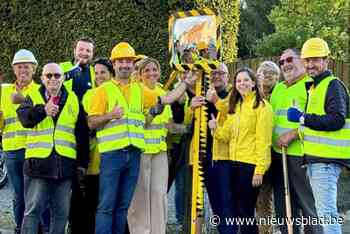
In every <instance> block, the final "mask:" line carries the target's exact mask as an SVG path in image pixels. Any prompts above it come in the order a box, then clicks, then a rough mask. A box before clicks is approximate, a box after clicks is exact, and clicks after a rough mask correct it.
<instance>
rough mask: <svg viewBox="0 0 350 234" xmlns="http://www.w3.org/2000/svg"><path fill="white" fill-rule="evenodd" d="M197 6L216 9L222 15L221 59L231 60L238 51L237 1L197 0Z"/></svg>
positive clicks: (233, 59)
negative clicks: (222, 50) (222, 49)
mask: <svg viewBox="0 0 350 234" xmlns="http://www.w3.org/2000/svg"><path fill="white" fill-rule="evenodd" d="M197 4H198V6H199V7H204V6H207V7H209V8H212V9H217V10H218V11H219V13H220V15H221V17H222V32H223V33H222V41H223V48H224V52H223V60H224V61H225V62H228V63H229V62H233V61H235V59H236V58H237V52H238V42H237V36H238V28H239V1H238V0H197Z"/></svg>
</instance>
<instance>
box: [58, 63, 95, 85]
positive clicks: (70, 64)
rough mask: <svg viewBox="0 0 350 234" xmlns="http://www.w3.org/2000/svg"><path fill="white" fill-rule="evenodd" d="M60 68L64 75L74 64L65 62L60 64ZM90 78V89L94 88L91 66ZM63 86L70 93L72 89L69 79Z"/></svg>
mask: <svg viewBox="0 0 350 234" xmlns="http://www.w3.org/2000/svg"><path fill="white" fill-rule="evenodd" d="M60 67H61V69H62V70H63V73H66V72H67V71H69V70H70V69H72V68H73V67H74V64H73V63H72V62H71V61H67V62H63V63H60ZM90 77H91V87H92V88H95V71H94V67H93V66H91V65H90ZM64 85H65V86H66V88H67V89H68V90H70V91H71V90H72V88H73V80H72V79H70V80H67V81H65V82H64Z"/></svg>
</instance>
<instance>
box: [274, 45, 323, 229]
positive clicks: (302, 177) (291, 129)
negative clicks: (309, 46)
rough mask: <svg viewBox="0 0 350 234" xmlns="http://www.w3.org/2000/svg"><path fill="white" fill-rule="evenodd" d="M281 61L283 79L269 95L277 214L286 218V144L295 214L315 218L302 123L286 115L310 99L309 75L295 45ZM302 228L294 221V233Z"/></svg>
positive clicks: (318, 227) (303, 107)
mask: <svg viewBox="0 0 350 234" xmlns="http://www.w3.org/2000/svg"><path fill="white" fill-rule="evenodd" d="M279 65H280V68H281V71H282V73H283V76H284V81H283V82H280V83H279V84H277V85H276V86H275V88H274V90H273V92H272V95H271V98H270V103H271V105H272V108H273V111H274V113H275V115H274V128H273V135H272V146H273V150H272V163H271V175H272V176H271V177H272V186H273V192H274V203H275V211H276V216H277V218H280V219H282V218H286V212H285V211H286V208H285V201H284V185H283V184H284V183H283V170H282V147H286V149H287V151H286V152H287V164H288V178H289V186H290V196H291V207H292V217H293V218H296V217H298V216H300V215H301V214H302V215H303V216H304V217H311V218H313V217H317V214H316V208H315V200H314V196H313V193H312V190H311V187H310V182H309V180H308V179H307V177H306V169H305V168H304V167H302V165H303V155H304V151H303V149H302V145H301V142H300V139H299V135H298V127H299V124H297V123H293V122H291V121H289V120H288V119H287V110H288V108H290V107H292V106H295V107H296V108H299V109H300V110H301V111H303V110H304V109H305V106H306V102H307V92H306V90H305V83H306V82H307V81H309V80H310V77H309V76H307V74H306V73H305V68H304V66H303V64H302V62H301V60H300V52H299V51H298V50H296V49H287V50H285V51H284V52H283V53H282V55H281V57H280V60H279ZM279 228H280V230H281V232H282V233H283V234H284V233H286V234H287V233H288V231H287V226H286V225H283V226H280V227H279ZM300 228H301V227H300V226H297V225H295V224H294V225H293V233H300V232H301V229H300ZM304 229H305V230H307V231H308V232H307V233H322V228H321V227H320V226H317V225H309V226H306V227H304Z"/></svg>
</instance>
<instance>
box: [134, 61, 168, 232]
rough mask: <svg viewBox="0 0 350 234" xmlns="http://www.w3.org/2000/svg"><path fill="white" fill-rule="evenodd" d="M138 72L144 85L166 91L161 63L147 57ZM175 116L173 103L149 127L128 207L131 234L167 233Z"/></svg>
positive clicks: (146, 131) (160, 94) (161, 92)
mask: <svg viewBox="0 0 350 234" xmlns="http://www.w3.org/2000/svg"><path fill="white" fill-rule="evenodd" d="M138 75H139V77H140V79H141V81H142V82H143V84H144V88H148V89H152V90H155V91H156V92H157V93H158V95H159V96H162V95H164V94H165V91H164V90H163V89H162V86H161V84H159V83H158V82H159V79H160V64H159V62H158V61H157V60H156V59H153V58H145V59H143V60H142V62H141V63H140V64H139V67H138ZM171 118H172V113H171V109H170V106H169V105H167V106H165V108H164V111H163V112H162V113H161V114H160V115H158V116H156V117H155V118H154V119H153V120H152V122H151V123H150V124H147V125H146V127H145V133H144V136H145V143H146V147H145V151H144V152H143V154H142V156H141V164H140V174H139V178H138V182H137V186H136V190H135V193H134V197H133V199H132V202H131V205H130V207H129V211H128V224H129V230H130V233H131V234H139V233H149V234H165V232H166V221H167V205H168V204H167V203H168V202H167V186H168V158H167V145H166V141H165V138H166V135H167V129H166V127H165V125H166V124H167V123H168V122H169V120H170V119H171Z"/></svg>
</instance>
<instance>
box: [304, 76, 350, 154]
mask: <svg viewBox="0 0 350 234" xmlns="http://www.w3.org/2000/svg"><path fill="white" fill-rule="evenodd" d="M335 79H337V78H336V77H333V76H329V77H327V78H325V79H323V80H322V81H321V82H320V83H319V84H318V85H317V86H316V88H313V87H312V88H311V89H310V91H309V101H308V104H307V108H306V113H307V114H316V115H325V114H326V112H325V101H326V94H327V90H328V86H329V83H330V82H331V81H332V80H335ZM344 87H346V86H345V85H344ZM302 131H303V134H304V139H303V143H304V151H305V154H306V155H308V156H315V157H321V158H332V159H350V118H349V116H348V117H347V119H346V122H345V125H344V126H343V128H342V129H340V130H338V131H315V130H312V129H310V128H308V127H306V126H304V127H303V128H302Z"/></svg>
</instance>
